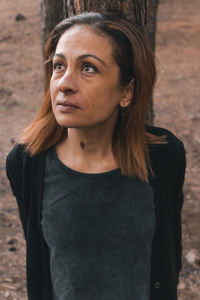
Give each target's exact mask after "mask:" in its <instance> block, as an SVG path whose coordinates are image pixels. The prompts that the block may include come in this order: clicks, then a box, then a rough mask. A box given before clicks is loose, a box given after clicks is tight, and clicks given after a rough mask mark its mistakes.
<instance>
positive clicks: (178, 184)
mask: <svg viewBox="0 0 200 300" xmlns="http://www.w3.org/2000/svg"><path fill="white" fill-rule="evenodd" d="M174 158H175V159H176V161H174V166H176V168H175V170H174V174H172V176H173V177H172V178H174V179H173V195H174V197H173V208H174V217H175V218H174V219H175V235H176V240H175V241H176V261H177V279H178V276H179V272H180V270H181V266H182V226H181V224H182V222H181V210H182V206H183V199H184V196H183V183H184V178H185V169H186V152H185V149H184V146H183V143H182V142H180V141H179V144H178V147H177V153H176V155H174Z"/></svg>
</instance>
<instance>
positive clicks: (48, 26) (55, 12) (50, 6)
mask: <svg viewBox="0 0 200 300" xmlns="http://www.w3.org/2000/svg"><path fill="white" fill-rule="evenodd" d="M64 13H65V12H64V9H63V0H40V14H41V25H42V49H44V45H45V43H46V41H47V39H48V35H49V33H50V32H51V30H52V29H53V28H54V26H55V25H56V24H57V23H59V22H60V21H61V20H62V19H63V18H64Z"/></svg>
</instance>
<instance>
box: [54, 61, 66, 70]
mask: <svg viewBox="0 0 200 300" xmlns="http://www.w3.org/2000/svg"><path fill="white" fill-rule="evenodd" d="M63 68H64V65H63V64H61V63H59V62H57V63H53V69H54V70H62V69H63Z"/></svg>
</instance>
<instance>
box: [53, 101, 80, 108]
mask: <svg viewBox="0 0 200 300" xmlns="http://www.w3.org/2000/svg"><path fill="white" fill-rule="evenodd" d="M57 105H61V106H66V107H67V106H68V107H74V108H80V107H79V106H78V105H76V104H74V103H71V102H69V101H61V100H60V101H58V102H57Z"/></svg>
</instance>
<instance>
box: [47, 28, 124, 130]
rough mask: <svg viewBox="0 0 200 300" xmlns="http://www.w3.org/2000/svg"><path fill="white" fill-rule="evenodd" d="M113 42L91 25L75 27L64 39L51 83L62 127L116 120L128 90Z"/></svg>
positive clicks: (78, 126)
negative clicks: (120, 80)
mask: <svg viewBox="0 0 200 300" xmlns="http://www.w3.org/2000/svg"><path fill="white" fill-rule="evenodd" d="M112 52H113V48H112V44H111V41H110V39H109V38H108V37H106V36H99V35H98V34H97V33H95V32H94V31H92V29H90V28H89V27H88V26H85V25H84V26H83V25H82V26H80V25H79V26H78V25H77V26H74V27H72V28H70V29H69V30H67V31H66V32H65V33H64V34H63V35H62V36H61V38H60V40H59V42H58V44H57V48H56V51H55V55H54V57H53V74H52V77H51V82H50V94H51V101H52V109H53V113H54V115H55V118H56V120H57V122H58V123H59V125H61V126H63V127H69V128H83V127H91V126H96V125H98V124H102V123H104V122H107V121H108V120H111V119H113V120H114V121H115V120H116V117H117V113H118V109H119V104H121V105H122V106H123V103H124V91H123V90H122V88H120V86H119V67H118V65H117V64H116V62H115V60H114V58H113V55H112Z"/></svg>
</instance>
